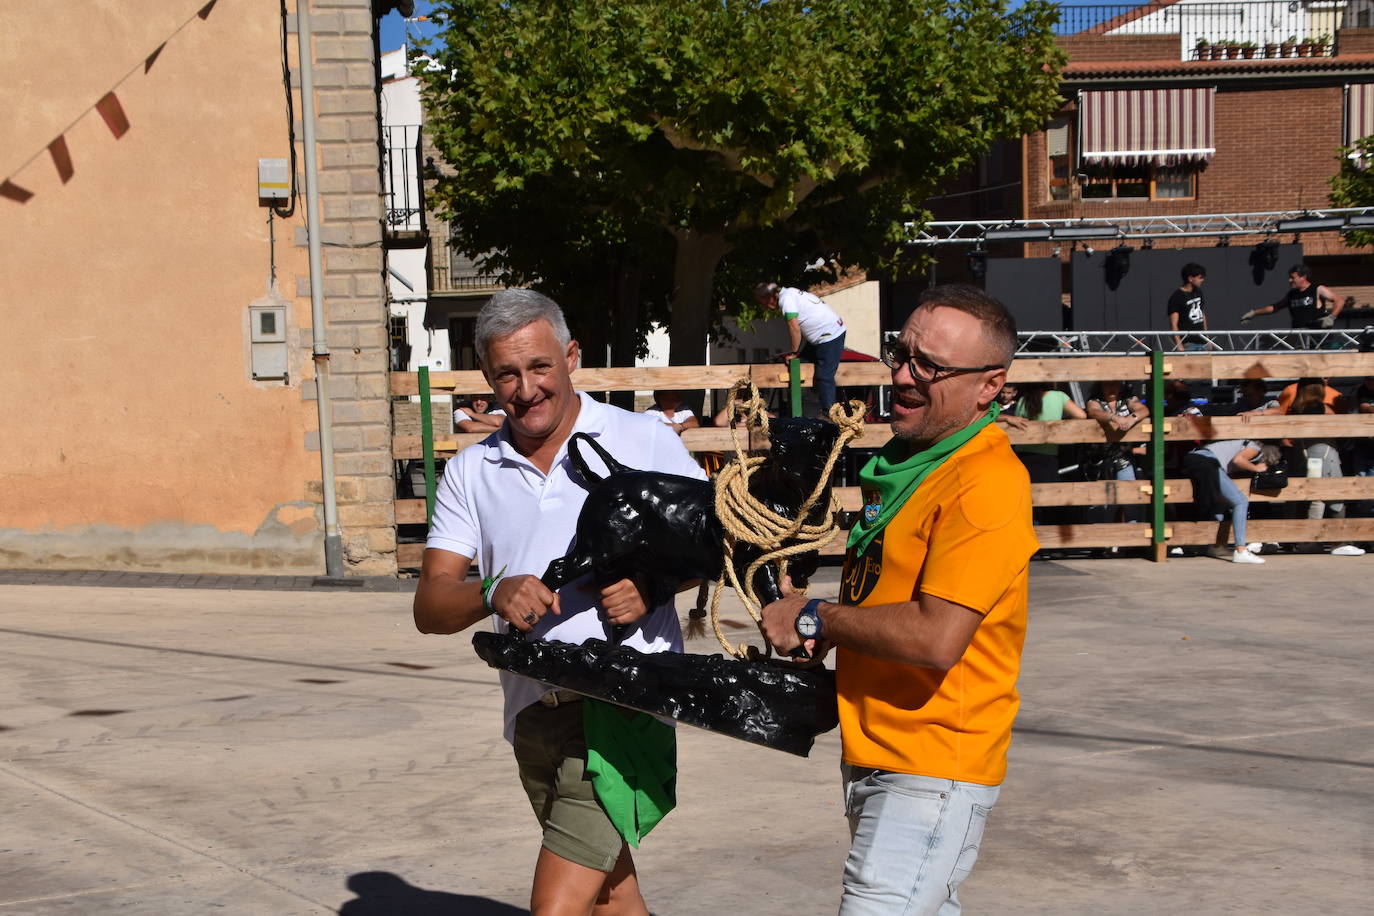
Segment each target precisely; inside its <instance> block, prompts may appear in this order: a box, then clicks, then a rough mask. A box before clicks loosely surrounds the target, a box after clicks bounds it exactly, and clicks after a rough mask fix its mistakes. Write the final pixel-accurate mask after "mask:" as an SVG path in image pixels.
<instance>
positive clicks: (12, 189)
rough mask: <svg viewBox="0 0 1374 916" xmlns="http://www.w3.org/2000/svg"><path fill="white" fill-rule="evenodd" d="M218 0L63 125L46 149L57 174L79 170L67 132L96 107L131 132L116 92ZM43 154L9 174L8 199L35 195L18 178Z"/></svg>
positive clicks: (116, 131) (117, 133)
mask: <svg viewBox="0 0 1374 916" xmlns="http://www.w3.org/2000/svg"><path fill="white" fill-rule="evenodd" d="M218 2H219V0H210V2H209V3H206V4H203V5H202V6H201V7H200V8H199V9H197V10H196V11H195V13H194V14H192V15H191V16H188V17H187V18H186V20H185V21H184V22H182V23H181V25H179V26H177V27H176V29H175V30H174V31H173V32H172V34H171V35H168V36H167V37H166V38H165V39H163V40H162V41H161V42H160V43H159V44H158V45H157V47H155V48H153V50H152V52H151V53H149V54H148V55H146V56H145V57H144V58H143V59H142V60H141V61H140V63H138V64H136V65H135V66H134V67H133V68H132V69H131V70H129V72H128V73H125V74H124V75H123V76H122V77H120V78H119V80H118V81H117V82H116V83H115V85H114V88H113V89H111V90H110V91H109V92H107V93H105V94H104V95H103V96H101V97H100V100H99V101H98V102H96V103H95V104H94V105H92V106H90V107H89V108H87V109H86V110H85V111H83V112H81V113H80V114H79V115H77V116H76V119H75V120H73V121H72V122H71V123H70V124H68V125H67V126H66V127H65V128H63V129H62V130H61V131H60V132H59V133H58V135H57V136H56V137H55V138H53V139H52V140H51V141H50V142H49V143H48V144H47V146H46V147H45V149H46V150H47V152H48V156H49V158H50V159H52V164H53V168H55V169H56V170H57V177H58V178H60V179H61V180H62V183H63V184H66V183H67V182H69V181H71V179H72V176H73V175H75V174H76V166H75V165H74V163H73V161H72V154H71V150H70V149H69V148H68V147H67V133H68V132H69V131H70V130H71V129H72V128H73V127H75V126H76V124H77V123H78V122H79V121H80V120H81V119H82V118H84V117H85V116H86V115H88V114H90V113H91V111H95V112H97V113H98V114H99V115H100V117H101V119H102V120H103V121H104V122H105V126H106V127H108V128H109V129H110V133H111V134H112V135H114V138H115V139H116V140H118V139H120V138H121V137H123V136H124V135H125V134H127V133H128V132H129V127H130V123H129V116H128V114H127V113H125V111H124V106H123V105H122V104H120V102H119V96H118V95H117V94H116V93H117V92H118V90H119V88H120V87H121V86H123V85H124V83H125V82H126V81H127V80H128V79H129V77H131V76H133V74H134V73H135V72H136V71H137V70H138V69H139V67H142V68H143V72H144V73H147V72H148V71H149V70H151V69H153V64H154V63H155V62H156V61H157V59H158V55H160V54H161V53H162V50H163V49H164V48H166V47H167V43H168V42H169V41H171V40H172V39H173V38H175V37H176V36H177V35H178V34H180V32H181V30H182V29H184V28H186V26H188V25H190V24H191V22H192V21H194V20H196V19H200V20H201V21H204V20H206V19H208V18H209V16H210V11H211V10H213V9H214V8H215V4H216V3H218ZM42 154H43V150H42V149H40V150H38V152H36V153H34V154H33V155H32V156H30V157H29V158H28V159H27V160H25V161H24V162H23V164H21V165H20V166H19V167H18V168H17V169H15V170H14V172H13V173H11V174H10V176H9V177H8V178H5V179H4V180H3V181H0V197H3V198H4V199H6V200H12V201H14V202H15V203H18V204H26V203H28V202H29V200H30V199H31V198H32V197H33V192H32V191H30V190H29V189H28V188H25V187H23V186H21V185H19V184H17V183H16V182H15V181H14V179H15V178H17V177H18V176H19V173H20V172H22V171H23V170H24V169H26V168H28V167H29V165H30V164H31V163H32V162H33V161H34V160H35V159H37V158H38V157H39V156H41V155H42Z"/></svg>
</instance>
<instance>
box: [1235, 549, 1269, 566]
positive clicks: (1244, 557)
mask: <svg viewBox="0 0 1374 916" xmlns="http://www.w3.org/2000/svg"><path fill="white" fill-rule="evenodd" d="M1231 562H1232V563H1263V562H1264V559H1263V558H1262V557H1257V556H1255V555H1254V554H1253V553H1251V552H1250V551H1248V550H1246V549H1245V548H1244V547H1242V548H1240V549H1239V550H1237V551H1236V552H1235V553H1233V554H1231Z"/></svg>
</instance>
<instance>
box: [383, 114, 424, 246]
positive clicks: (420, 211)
mask: <svg viewBox="0 0 1374 916" xmlns="http://www.w3.org/2000/svg"><path fill="white" fill-rule="evenodd" d="M383 130H384V132H385V139H386V144H385V153H384V156H385V158H384V163H383V169H382V171H383V174H385V176H386V189H385V191H384V192H383V193H384V195H385V198H386V225H387V228H388V229H390V230H391V231H393V232H422V231H424V228H425V196H424V184H423V182H422V181H421V174H420V161H421V160H420V125H419V124H388V125H386V126H384V127H383Z"/></svg>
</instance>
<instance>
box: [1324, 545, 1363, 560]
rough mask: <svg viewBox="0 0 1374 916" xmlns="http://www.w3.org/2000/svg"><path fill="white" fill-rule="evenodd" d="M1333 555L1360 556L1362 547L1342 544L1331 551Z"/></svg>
mask: <svg viewBox="0 0 1374 916" xmlns="http://www.w3.org/2000/svg"><path fill="white" fill-rule="evenodd" d="M1331 555H1332V556H1333V557H1362V556H1364V548H1363V547H1356V546H1355V545H1354V544H1344V545H1342V546H1340V547H1337V548H1336V549H1335V550H1332V551H1331Z"/></svg>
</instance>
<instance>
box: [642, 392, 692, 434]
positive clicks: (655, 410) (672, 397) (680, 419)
mask: <svg viewBox="0 0 1374 916" xmlns="http://www.w3.org/2000/svg"><path fill="white" fill-rule="evenodd" d="M644 412H645V413H646V414H648V415H649V416H651V417H653V418H654V419H656V420H658V421H659V422H660V423H662V424H663V425H664V426H666V427H668V428H669V429H671V430H672V431H673V432H675V433H677V434H678V435H679V436H680V435H682V433H683V430H688V429H696V428H697V427H699V426H700V425H701V421H700V420H698V419H697V415H696V414H695V413H693V412H692V408H690V407H683V406H682V395H681V394H679V393H678V392H676V391H670V390H668V389H666V388H665V389H660V390H658V391H655V392H654V406H652V407H648V408H645V410H644Z"/></svg>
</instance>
